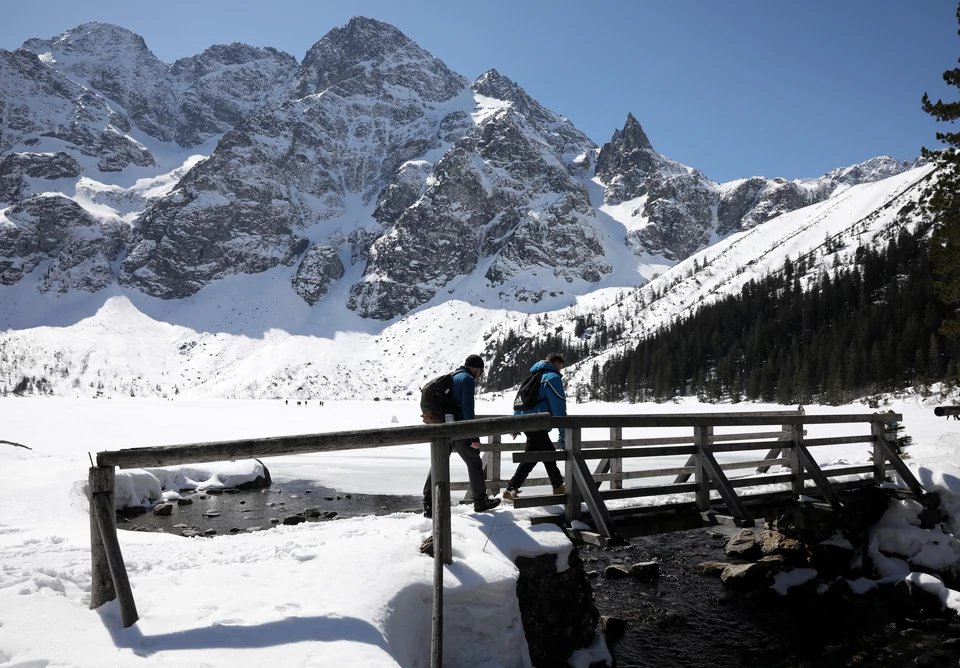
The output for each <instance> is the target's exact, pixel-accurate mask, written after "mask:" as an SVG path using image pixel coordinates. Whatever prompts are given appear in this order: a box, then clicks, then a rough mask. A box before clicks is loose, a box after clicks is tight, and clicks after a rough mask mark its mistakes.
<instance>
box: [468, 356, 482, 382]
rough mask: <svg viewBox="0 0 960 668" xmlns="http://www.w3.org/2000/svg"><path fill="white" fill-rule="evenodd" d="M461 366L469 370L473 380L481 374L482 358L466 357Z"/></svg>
mask: <svg viewBox="0 0 960 668" xmlns="http://www.w3.org/2000/svg"><path fill="white" fill-rule="evenodd" d="M463 366H465V367H467V368H468V369H470V373H472V374H473V377H474V378H479V377H480V375H481V374H482V373H483V358H482V357H480V355H467V360H466V361H465V362H464V363H463Z"/></svg>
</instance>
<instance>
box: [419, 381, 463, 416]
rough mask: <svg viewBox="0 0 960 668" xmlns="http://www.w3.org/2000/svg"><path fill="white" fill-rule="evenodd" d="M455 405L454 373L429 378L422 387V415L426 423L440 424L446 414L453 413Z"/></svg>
mask: <svg viewBox="0 0 960 668" xmlns="http://www.w3.org/2000/svg"><path fill="white" fill-rule="evenodd" d="M455 406H456V402H454V400H453V374H452V373H445V374H443V375H442V376H437V377H436V378H433V379H431V380H428V381H427V384H426V385H424V386H423V387H421V388H420V413H421V415H420V417H421V418H422V419H423V423H424V424H440V423H441V422H443V421H444V420H443V416H444V415H446V414H449V413H453V409H454V407H455Z"/></svg>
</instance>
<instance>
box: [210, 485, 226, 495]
mask: <svg viewBox="0 0 960 668" xmlns="http://www.w3.org/2000/svg"><path fill="white" fill-rule="evenodd" d="M207 494H212V495H214V496H216V495H217V494H223V490H222V489H217V488H216V487H213V488H211V489H208V490H207Z"/></svg>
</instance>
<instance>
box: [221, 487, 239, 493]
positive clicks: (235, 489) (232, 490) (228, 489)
mask: <svg viewBox="0 0 960 668" xmlns="http://www.w3.org/2000/svg"><path fill="white" fill-rule="evenodd" d="M223 493H224V494H239V493H240V490H239V489H237V488H236V487H227V488H226V489H224V490H223Z"/></svg>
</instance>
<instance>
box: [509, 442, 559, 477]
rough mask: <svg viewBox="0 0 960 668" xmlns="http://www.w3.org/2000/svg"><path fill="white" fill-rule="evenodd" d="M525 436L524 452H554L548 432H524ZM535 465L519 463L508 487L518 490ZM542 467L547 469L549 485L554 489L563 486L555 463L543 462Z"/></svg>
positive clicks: (533, 463)
mask: <svg viewBox="0 0 960 668" xmlns="http://www.w3.org/2000/svg"><path fill="white" fill-rule="evenodd" d="M525 436H526V437H527V447H525V448H524V452H551V451H554V450H556V448H554V447H553V443H552V442H551V441H550V432H547V431H530V432H526V433H525ZM536 465H537V463H536V462H523V463H521V464H520V466H518V467H517V472H516V473H514V474H513V477H512V478H510V486H511V487H513V488H514V489H520V488H521V487H522V486H523V483H524V482H525V481H526V480H527V476H528V475H530V471H532V470H533V467H534V466H536ZM543 467H544V468H545V469H547V476H549V478H550V484H551V485H553V486H554V488H557V487H559V486H560V485H562V484H563V475H562V474H561V473H560V469H559V467H558V466H557V463H556V462H543Z"/></svg>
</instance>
